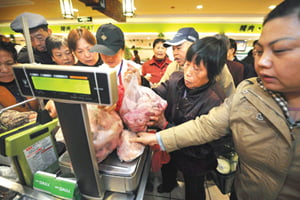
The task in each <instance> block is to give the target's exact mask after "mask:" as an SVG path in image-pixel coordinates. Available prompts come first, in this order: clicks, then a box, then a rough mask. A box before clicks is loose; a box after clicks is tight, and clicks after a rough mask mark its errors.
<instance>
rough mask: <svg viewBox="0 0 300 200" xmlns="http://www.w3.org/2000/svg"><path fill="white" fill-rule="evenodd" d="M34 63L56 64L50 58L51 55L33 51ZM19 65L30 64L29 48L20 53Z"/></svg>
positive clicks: (24, 48)
mask: <svg viewBox="0 0 300 200" xmlns="http://www.w3.org/2000/svg"><path fill="white" fill-rule="evenodd" d="M33 55H34V62H35V63H40V64H55V63H54V62H53V60H52V58H51V56H50V54H49V53H48V52H47V51H46V52H40V51H37V50H35V49H33ZM17 61H18V63H30V61H29V55H28V50H27V47H23V48H22V49H21V50H20V52H19V53H18V57H17Z"/></svg>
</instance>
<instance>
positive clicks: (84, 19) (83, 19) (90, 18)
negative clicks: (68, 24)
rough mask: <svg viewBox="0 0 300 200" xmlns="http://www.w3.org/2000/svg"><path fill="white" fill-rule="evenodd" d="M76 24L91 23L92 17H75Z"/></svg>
mask: <svg viewBox="0 0 300 200" xmlns="http://www.w3.org/2000/svg"><path fill="white" fill-rule="evenodd" d="M77 21H78V22H92V21H93V18H92V17H77Z"/></svg>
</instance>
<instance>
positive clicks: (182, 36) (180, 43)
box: [158, 27, 235, 97]
mask: <svg viewBox="0 0 300 200" xmlns="http://www.w3.org/2000/svg"><path fill="white" fill-rule="evenodd" d="M198 39H199V34H198V33H197V31H196V30H195V29H194V28H192V27H185V28H181V29H179V30H178V32H177V33H176V34H175V36H174V38H173V39H172V40H168V41H166V42H165V43H164V46H165V47H170V46H172V49H173V56H174V61H173V62H172V63H171V64H169V66H168V68H167V70H166V72H165V73H164V75H163V77H162V78H161V80H160V82H159V84H160V83H162V82H165V81H166V80H168V79H169V76H170V75H171V74H172V73H173V72H175V71H182V70H183V66H184V63H185V56H186V52H187V50H188V48H189V47H190V46H191V45H192V44H193V43H194V42H195V41H196V40H198ZM216 82H217V84H218V85H219V86H220V87H221V88H223V90H224V93H225V95H226V97H228V96H229V95H231V94H232V93H233V92H234V91H235V86H234V82H233V79H232V76H231V74H230V71H229V70H228V67H227V66H226V64H225V65H224V67H223V70H222V72H221V74H220V75H219V76H217V77H216ZM159 84H158V85H159Z"/></svg>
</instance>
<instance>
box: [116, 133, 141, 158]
mask: <svg viewBox="0 0 300 200" xmlns="http://www.w3.org/2000/svg"><path fill="white" fill-rule="evenodd" d="M135 137H137V135H136V134H135V133H134V132H131V131H128V130H123V132H122V134H121V143H120V145H119V147H118V149H117V154H118V157H119V159H120V160H121V161H125V162H130V161H133V160H134V159H136V158H137V157H139V156H140V155H141V154H142V153H143V152H144V149H145V146H144V145H142V144H139V143H133V142H130V140H131V138H135Z"/></svg>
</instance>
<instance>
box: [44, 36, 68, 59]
mask: <svg viewBox="0 0 300 200" xmlns="http://www.w3.org/2000/svg"><path fill="white" fill-rule="evenodd" d="M61 46H68V40H67V38H65V37H64V38H61V37H58V36H49V37H47V38H46V48H47V51H48V52H49V54H50V56H51V57H53V54H52V49H56V48H57V49H60V47H61Z"/></svg>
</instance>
